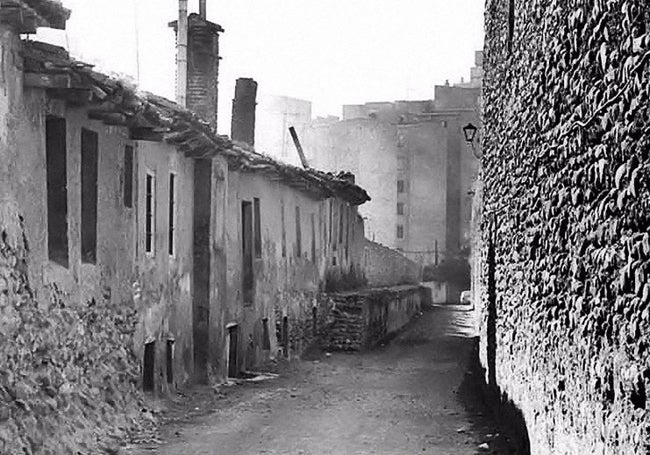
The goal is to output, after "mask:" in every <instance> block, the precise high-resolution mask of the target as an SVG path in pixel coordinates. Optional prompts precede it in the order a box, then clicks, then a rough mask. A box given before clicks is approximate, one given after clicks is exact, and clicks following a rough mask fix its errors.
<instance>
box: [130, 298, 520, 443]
mask: <svg viewBox="0 0 650 455" xmlns="http://www.w3.org/2000/svg"><path fill="white" fill-rule="evenodd" d="M470 318H471V313H469V312H466V311H461V310H460V309H459V308H458V307H456V308H453V307H446V308H433V309H429V310H427V311H425V312H424V314H423V315H422V316H421V317H420V318H419V319H417V320H416V321H414V322H413V323H412V325H411V326H410V327H409V328H408V329H407V330H406V331H405V332H403V333H401V334H400V335H399V336H397V337H396V338H395V339H394V340H393V341H392V342H390V343H389V344H388V345H387V346H384V347H380V348H378V349H377V350H374V351H372V352H366V353H360V354H333V355H331V356H325V355H323V356H322V357H321V358H320V359H319V360H316V361H301V362H296V363H292V364H291V365H290V366H289V367H288V368H287V369H286V370H285V371H283V373H282V374H281V375H280V377H278V378H275V379H270V380H267V381H264V382H258V383H246V384H243V385H235V386H231V387H228V388H227V389H228V390H222V392H220V395H219V397H218V399H217V400H216V401H214V402H212V403H208V401H204V400H202V399H201V398H200V395H198V398H197V396H194V397H193V398H192V400H194V401H193V404H191V406H195V405H196V408H197V409H195V410H196V413H197V414H201V415H199V416H195V417H192V418H190V419H189V420H188V421H186V422H177V423H174V424H170V425H167V426H166V427H165V429H164V432H163V438H164V439H165V440H166V441H167V442H166V443H164V444H162V445H157V446H153V447H150V448H146V447H139V448H137V449H136V450H133V451H130V453H133V454H135V455H144V454H151V453H158V454H163V455H231V454H241V455H244V454H246V455H247V454H292V455H294V454H302V455H327V454H332V455H357V454H358V455H366V454H378V455H379V454H381V455H393V454H396V455H401V454H435V455H446V454H449V455H451V454H453V455H464V454H468V455H469V454H476V453H509V452H508V451H507V450H505V449H503V448H499V447H500V446H501V447H502V446H503V444H504V442H503V438H502V437H496V438H495V436H494V434H496V432H497V430H496V429H495V428H494V427H493V425H492V423H491V421H490V419H489V418H488V416H487V413H486V412H485V410H484V409H483V407H482V404H481V403H480V396H479V394H478V390H477V389H478V388H479V387H478V384H477V381H476V379H477V378H476V377H477V376H479V375H478V374H477V373H476V372H474V373H473V374H472V373H471V372H468V364H469V359H470V358H471V353H472V350H473V346H474V342H473V340H472V338H471V337H472V336H473V335H474V333H473V330H472V321H471V319H470ZM205 393H211V392H205ZM188 400H189V399H188ZM183 404H184V406H190V404H188V402H185V403H183ZM202 407H205V408H206V409H202ZM486 443H487V445H485V444H486Z"/></svg>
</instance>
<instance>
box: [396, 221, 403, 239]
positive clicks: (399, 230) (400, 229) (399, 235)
mask: <svg viewBox="0 0 650 455" xmlns="http://www.w3.org/2000/svg"><path fill="white" fill-rule="evenodd" d="M397 238H398V239H403V238H404V226H402V225H401V224H398V225H397Z"/></svg>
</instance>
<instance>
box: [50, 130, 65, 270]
mask: <svg viewBox="0 0 650 455" xmlns="http://www.w3.org/2000/svg"><path fill="white" fill-rule="evenodd" d="M66 150H67V148H66V123H65V119H63V118H57V117H48V118H47V120H46V121H45V155H46V163H47V245H48V256H49V258H50V260H51V261H54V262H56V263H58V264H60V265H62V266H64V267H68V177H67V170H66V166H67V164H66V163H67V159H66Z"/></svg>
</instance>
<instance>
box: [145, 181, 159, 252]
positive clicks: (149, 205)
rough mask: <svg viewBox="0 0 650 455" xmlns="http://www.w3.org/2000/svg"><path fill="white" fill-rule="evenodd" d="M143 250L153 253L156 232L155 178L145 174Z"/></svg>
mask: <svg viewBox="0 0 650 455" xmlns="http://www.w3.org/2000/svg"><path fill="white" fill-rule="evenodd" d="M145 195H146V196H145V215H144V250H145V251H146V252H147V253H154V247H155V242H154V240H155V230H156V176H155V175H154V174H153V173H152V172H147V177H146V182H145Z"/></svg>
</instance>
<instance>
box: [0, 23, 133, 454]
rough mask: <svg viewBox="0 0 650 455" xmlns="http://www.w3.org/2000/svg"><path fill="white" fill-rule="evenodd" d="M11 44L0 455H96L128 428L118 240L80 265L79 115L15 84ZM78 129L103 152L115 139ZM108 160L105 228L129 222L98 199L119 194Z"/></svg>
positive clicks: (2, 43)
mask: <svg viewBox="0 0 650 455" xmlns="http://www.w3.org/2000/svg"><path fill="white" fill-rule="evenodd" d="M20 48H21V43H20V41H19V38H18V37H17V36H16V35H14V34H13V33H12V32H10V31H8V30H6V29H4V28H3V27H2V26H0V52H1V53H2V58H1V59H0V65H1V68H0V70H1V74H0V364H1V365H2V369H1V371H0V416H1V420H2V427H3V429H2V432H0V452H2V453H27V452H29V453H60V452H62V451H63V452H66V453H68V452H69V453H97V452H98V451H101V449H100V448H99V447H101V446H103V445H104V444H111V442H110V439H111V438H113V437H115V438H119V439H123V438H124V437H125V436H126V432H129V431H131V430H133V429H134V424H135V419H137V417H138V413H139V409H140V406H139V402H138V393H137V369H138V362H137V359H136V358H135V356H134V355H133V352H131V351H130V350H129V349H128V344H129V341H130V340H131V339H132V334H133V330H134V325H135V322H136V314H135V311H134V308H133V306H132V305H130V304H129V301H122V300H121V299H122V296H123V293H124V292H126V290H125V289H127V288H128V281H127V284H126V285H121V284H120V283H121V278H122V275H119V274H116V275H111V273H112V271H113V270H115V269H116V268H117V267H119V266H120V264H121V263H120V262H119V260H118V259H117V258H116V257H115V255H116V254H119V251H124V250H128V247H126V246H125V242H127V241H128V234H125V235H119V236H112V237H110V238H104V240H103V241H101V240H100V242H99V243H98V253H99V255H100V259H99V260H100V261H104V264H105V265H103V266H101V267H94V266H87V265H83V266H82V265H81V264H80V253H79V243H80V241H79V227H78V222H77V223H75V222H74V221H75V220H74V219H75V217H78V216H79V206H80V201H79V197H78V195H79V192H78V191H79V177H78V174H79V158H78V153H76V154H75V152H74V150H75V149H74V144H75V140H76V138H75V136H76V135H77V133H78V127H79V125H80V123H79V118H80V117H79V115H80V114H79V113H78V112H75V111H74V110H73V109H67V108H66V107H65V105H63V104H61V103H56V102H50V101H48V100H47V99H46V97H45V93H44V92H43V91H39V90H31V89H30V90H24V89H23V80H22V73H21V68H22V61H21V58H20ZM47 114H59V115H62V116H66V117H69V130H68V144H69V145H68V161H67V165H68V167H67V172H68V178H69V180H68V191H69V192H68V226H69V230H68V238H69V242H68V243H69V256H70V267H69V268H64V267H62V266H59V265H56V264H54V263H50V262H49V260H48V253H47V251H48V248H47V247H48V245H47V189H46V181H47V178H46V160H45V118H46V115H47ZM86 124H88V125H89V127H91V128H93V129H96V131H98V133H100V138H101V141H102V144H103V145H114V144H115V143H120V142H122V141H123V140H124V138H125V135H124V134H123V133H120V132H117V133H115V134H112V135H111V137H107V136H106V135H107V134H108V133H107V129H106V128H105V127H104V126H103V125H101V124H96V123H92V122H88V121H86ZM103 145H100V147H103ZM116 163H118V160H117V159H116V158H115V157H114V156H113V155H111V154H107V156H104V157H101V158H100V169H99V176H98V179H99V181H100V184H101V185H102V186H103V189H101V190H100V192H99V195H98V199H99V210H100V213H102V215H105V216H106V218H107V219H109V220H112V221H113V223H115V224H113V225H111V226H107V229H121V227H120V226H116V225H118V224H119V223H128V222H129V221H130V220H131V219H132V218H131V217H130V216H129V214H128V213H126V212H123V211H121V210H120V208H119V207H116V205H115V203H114V201H112V200H111V199H110V195H111V194H112V193H113V192H114V191H115V190H116V187H117V188H119V183H117V182H115V181H114V180H113V178H116V179H119V173H115V167H116V166H118V164H116ZM119 232H126V231H124V230H121V231H119ZM106 234H107V232H106V231H104V230H100V236H104V235H106ZM125 273H129V269H128V268H127V270H126V271H125Z"/></svg>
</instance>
